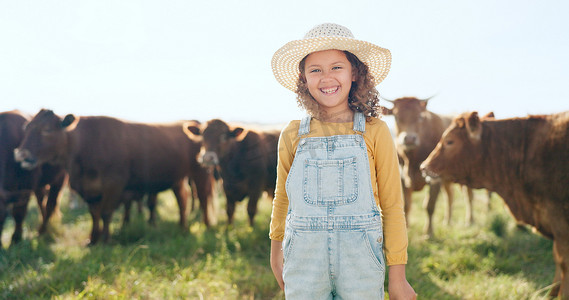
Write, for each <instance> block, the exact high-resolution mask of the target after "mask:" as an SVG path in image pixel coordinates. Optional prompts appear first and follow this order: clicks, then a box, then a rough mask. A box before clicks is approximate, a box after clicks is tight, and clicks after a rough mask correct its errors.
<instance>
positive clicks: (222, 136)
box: [186, 119, 279, 226]
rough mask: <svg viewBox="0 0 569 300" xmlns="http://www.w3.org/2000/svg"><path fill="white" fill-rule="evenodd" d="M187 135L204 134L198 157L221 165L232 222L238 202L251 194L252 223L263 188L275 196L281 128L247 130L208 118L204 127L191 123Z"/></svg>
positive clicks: (207, 164) (205, 161) (229, 218)
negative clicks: (278, 129)
mask: <svg viewBox="0 0 569 300" xmlns="http://www.w3.org/2000/svg"><path fill="white" fill-rule="evenodd" d="M186 128H187V130H188V132H187V134H188V137H189V138H190V139H196V138H198V136H201V137H202V140H203V145H202V150H201V152H200V156H199V160H200V162H201V163H202V164H203V165H205V166H219V174H220V176H221V179H222V180H223V189H224V191H225V197H226V198H227V222H228V224H231V223H232V222H233V214H234V212H235V204H236V203H237V202H239V201H241V200H243V199H244V198H245V197H249V203H248V204H247V212H248V214H249V224H250V225H251V226H253V219H254V217H255V214H256V212H257V201H258V199H259V197H261V195H262V193H263V191H267V192H268V193H269V196H270V197H271V199H272V197H273V196H274V190H275V183H276V178H277V171H276V168H277V147H278V146H277V143H278V138H279V132H277V131H274V132H272V131H271V132H269V131H254V130H245V129H244V128H243V127H230V126H229V125H228V124H227V123H225V122H224V121H222V120H219V119H214V120H210V121H208V122H207V123H206V124H205V126H203V127H202V128H200V127H198V126H196V125H192V124H189V126H187V127H186Z"/></svg>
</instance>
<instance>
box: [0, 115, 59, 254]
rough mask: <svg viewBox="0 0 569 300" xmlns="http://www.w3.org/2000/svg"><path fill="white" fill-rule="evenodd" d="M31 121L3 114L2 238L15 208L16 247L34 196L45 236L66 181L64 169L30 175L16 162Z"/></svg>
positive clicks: (46, 168)
mask: <svg viewBox="0 0 569 300" xmlns="http://www.w3.org/2000/svg"><path fill="white" fill-rule="evenodd" d="M28 121H29V117H28V116H27V115H24V114H22V113H21V112H19V111H9V112H3V113H0V236H1V234H2V229H3V227H4V221H5V219H6V216H7V214H8V212H7V211H8V208H9V206H11V207H12V216H13V218H14V222H15V229H14V233H13V234H12V244H15V243H17V242H19V241H20V240H21V239H22V223H23V221H24V218H25V216H26V213H27V209H28V202H29V200H30V195H31V193H32V192H34V194H35V196H36V200H37V202H38V208H39V210H40V212H41V215H42V223H41V225H40V228H39V233H40V234H43V233H45V231H46V229H47V225H48V223H49V219H50V217H51V216H52V214H53V212H54V211H55V210H56V208H57V204H58V200H59V194H60V191H61V188H62V186H63V184H64V183H65V179H66V174H65V171H64V170H63V168H59V167H56V166H53V165H50V164H45V165H44V166H42V168H38V169H36V170H33V171H28V170H24V169H22V168H21V167H20V166H19V164H18V163H17V162H16V161H15V160H14V149H15V148H16V147H17V146H18V145H19V144H20V142H21V141H22V138H23V136H24V124H26V122H28ZM46 194H47V199H46V197H45V196H46ZM0 248H2V239H1V238H0Z"/></svg>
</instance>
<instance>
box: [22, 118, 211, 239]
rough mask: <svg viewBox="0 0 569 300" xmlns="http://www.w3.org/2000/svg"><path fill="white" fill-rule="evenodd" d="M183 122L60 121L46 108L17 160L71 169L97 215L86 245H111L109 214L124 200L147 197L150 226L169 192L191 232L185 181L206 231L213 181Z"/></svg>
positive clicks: (26, 165)
mask: <svg viewBox="0 0 569 300" xmlns="http://www.w3.org/2000/svg"><path fill="white" fill-rule="evenodd" d="M183 124H184V122H177V123H171V124H145V123H134V122H126V121H122V120H119V119H116V118H112V117H106V116H85V117H78V116H75V115H73V114H68V115H66V116H65V117H63V118H61V117H59V116H57V115H56V114H55V113H54V112H53V111H51V110H46V109H42V110H40V111H39V112H38V113H37V114H36V116H35V117H34V118H33V119H32V120H31V122H30V123H29V124H28V125H27V126H26V129H25V136H24V139H23V141H22V143H21V145H20V146H19V147H18V148H17V149H16V150H15V156H16V158H17V161H19V162H20V163H21V165H22V167H24V168H26V169H33V168H35V167H37V166H41V165H43V164H44V163H51V164H54V165H59V166H63V167H64V168H65V169H66V170H67V171H68V173H69V184H70V186H71V188H72V189H73V190H75V191H76V192H77V193H78V194H79V195H80V196H81V197H82V198H83V200H84V201H85V202H87V204H88V207H89V212H90V214H91V217H92V225H93V227H92V231H91V235H90V240H89V245H94V244H96V243H97V242H98V241H99V240H102V241H103V242H108V241H109V238H110V234H109V227H110V222H111V217H112V214H113V212H114V210H115V209H116V208H117V207H118V206H119V205H120V204H121V203H123V202H124V203H125V204H127V206H128V204H129V203H130V200H132V199H136V198H140V197H142V195H144V194H148V195H149V199H150V201H149V209H150V211H151V215H150V220H149V221H151V220H153V216H154V205H155V202H156V201H155V199H156V197H155V196H156V194H157V193H158V192H160V191H163V190H166V189H172V190H173V192H174V194H175V196H176V200H177V202H178V206H179V210H180V211H179V214H180V227H182V229H184V230H186V229H187V228H186V227H187V216H186V206H187V198H188V191H187V182H186V180H189V181H190V182H193V183H194V184H195V186H196V187H197V188H196V189H197V194H198V197H199V200H200V208H201V209H202V212H203V218H204V222H205V224H206V225H208V226H209V219H208V203H210V202H211V201H212V199H211V196H212V182H213V180H212V176H211V174H210V173H209V172H208V170H207V169H206V168H203V167H201V166H200V164H199V163H198V162H197V154H198V153H199V150H200V146H201V145H200V144H199V143H196V142H194V141H191V140H189V139H188V138H187V137H186V135H185V134H184V130H183V127H182V125H183ZM196 124H197V123H196ZM101 219H102V221H103V228H102V230H101V228H100V221H101Z"/></svg>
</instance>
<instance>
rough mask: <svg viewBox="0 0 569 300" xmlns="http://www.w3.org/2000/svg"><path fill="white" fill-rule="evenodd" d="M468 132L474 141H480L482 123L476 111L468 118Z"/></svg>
mask: <svg viewBox="0 0 569 300" xmlns="http://www.w3.org/2000/svg"><path fill="white" fill-rule="evenodd" d="M466 130H467V131H468V136H469V137H470V139H471V140H472V141H474V142H478V141H480V137H481V136H482V123H481V122H480V118H479V117H478V113H477V112H475V111H474V112H472V113H470V115H469V116H468V120H466Z"/></svg>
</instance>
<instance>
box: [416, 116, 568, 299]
mask: <svg viewBox="0 0 569 300" xmlns="http://www.w3.org/2000/svg"><path fill="white" fill-rule="evenodd" d="M422 168H423V169H425V170H426V171H427V172H433V173H435V174H439V175H441V176H445V177H448V178H451V179H452V180H454V181H456V182H458V183H461V184H465V185H468V186H471V187H474V188H486V189H489V190H492V191H496V192H497V193H498V194H499V195H500V196H501V197H502V198H503V199H504V201H505V202H506V204H507V205H508V207H509V208H510V211H511V212H512V214H513V215H514V217H515V218H516V219H517V220H518V221H520V222H523V223H526V224H529V225H532V226H534V227H535V228H536V229H537V230H538V231H539V232H540V233H542V234H543V235H544V236H546V237H547V238H550V239H553V256H554V259H555V263H556V271H555V279H554V282H561V284H560V286H557V287H556V288H554V289H553V290H552V291H551V295H552V296H556V295H557V294H559V293H560V295H561V297H563V299H569V274H568V272H569V111H567V112H564V113H559V114H553V115H541V116H528V117H525V118H512V119H503V120H481V119H480V118H479V117H478V114H477V113H476V112H473V113H465V114H462V115H460V116H458V117H457V118H455V119H454V121H453V123H452V125H451V126H450V127H449V128H448V129H447V130H446V131H445V133H444V135H443V137H442V138H441V140H440V142H439V143H438V145H437V147H436V148H435V150H434V151H433V153H431V155H429V157H428V159H427V160H426V161H425V162H424V163H423V165H422Z"/></svg>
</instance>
